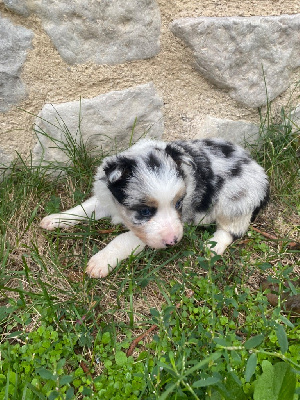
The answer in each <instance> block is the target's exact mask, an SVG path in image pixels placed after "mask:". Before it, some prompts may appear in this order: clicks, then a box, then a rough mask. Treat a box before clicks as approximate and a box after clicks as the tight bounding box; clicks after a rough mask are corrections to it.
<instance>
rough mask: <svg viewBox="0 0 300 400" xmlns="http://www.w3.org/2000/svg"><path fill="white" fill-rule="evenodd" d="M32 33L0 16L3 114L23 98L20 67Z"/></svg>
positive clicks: (0, 104) (0, 83) (29, 45)
mask: <svg viewBox="0 0 300 400" xmlns="http://www.w3.org/2000/svg"><path fill="white" fill-rule="evenodd" d="M32 38H33V32H32V31H30V30H28V29H25V28H23V27H21V26H15V25H13V24H12V23H11V22H10V20H8V19H7V18H1V16H0V111H1V112H5V111H7V110H9V108H10V107H11V106H12V105H14V104H17V103H18V102H19V101H20V100H21V99H22V98H23V97H24V96H25V92H26V90H25V86H24V84H23V82H22V80H21V77H20V75H21V70H22V65H23V63H24V61H25V59H26V53H27V50H28V49H29V48H30V47H31V40H32Z"/></svg>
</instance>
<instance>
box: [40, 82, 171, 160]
mask: <svg viewBox="0 0 300 400" xmlns="http://www.w3.org/2000/svg"><path fill="white" fill-rule="evenodd" d="M162 105H163V102H162V100H161V99H160V98H159V96H158V95H157V93H156V91H155V88H154V85H153V84H152V83H148V84H145V85H139V86H136V87H134V88H129V89H126V90H122V91H113V92H109V93H106V94H102V95H99V96H97V97H94V98H92V99H82V100H81V101H72V102H68V103H62V104H54V105H52V104H46V105H45V106H44V107H43V109H42V110H41V112H40V113H39V115H38V118H37V119H36V132H37V137H38V143H37V144H36V146H35V148H34V150H33V159H34V163H35V164H37V163H39V162H40V161H41V160H43V161H46V162H47V161H56V162H62V163H66V162H68V156H67V154H66V153H65V152H64V151H62V150H61V149H59V147H60V148H63V147H64V146H65V143H67V138H68V136H69V138H71V139H72V140H74V141H75V142H77V143H80V140H81V139H82V141H83V142H84V143H85V145H86V147H87V149H88V150H91V151H93V152H99V151H101V150H104V151H105V152H116V151H119V150H122V149H124V148H127V147H128V146H129V145H130V143H131V142H134V141H136V140H138V139H139V138H141V137H143V136H149V137H153V138H160V137H161V136H162V134H163V129H164V124H163V115H162V110H161V109H162ZM51 138H52V139H51Z"/></svg>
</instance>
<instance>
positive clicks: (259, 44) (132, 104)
mask: <svg viewBox="0 0 300 400" xmlns="http://www.w3.org/2000/svg"><path fill="white" fill-rule="evenodd" d="M299 66H300V3H299V1H298V0H290V1H288V0H285V1H284V0H282V1H281V0H277V1H273V0H269V1H267V0H259V1H246V0H245V1H243V2H241V1H237V0H229V1H217V0H202V1H201V2H199V1H198V0H130V1H128V0H74V1H68V0H43V1H42V0H0V164H1V163H2V164H8V163H9V162H10V160H11V159H12V158H13V157H14V154H15V152H16V151H17V152H18V153H20V154H21V155H23V156H26V155H28V154H29V153H30V152H33V155H34V158H35V160H37V161H39V160H40V159H41V158H42V157H44V158H45V159H46V160H49V161H53V160H59V161H63V156H62V154H61V153H60V152H59V151H56V150H55V149H53V142H52V141H51V140H49V137H48V136H49V135H51V136H52V137H54V138H55V140H64V133H65V130H66V129H67V130H68V131H69V132H70V133H71V134H72V135H73V136H74V138H76V137H77V136H78V133H79V128H78V127H79V126H80V131H81V134H82V136H83V138H84V140H85V141H87V142H88V143H90V144H91V148H93V149H96V148H97V147H99V148H104V149H111V148H113V149H115V148H117V149H119V148H122V147H126V146H127V145H128V144H129V142H130V141H131V136H132V132H134V139H138V138H139V137H141V136H143V135H150V136H153V137H161V136H162V137H163V138H165V139H177V138H193V137H207V136H223V137H226V138H227V139H232V140H234V141H237V142H242V141H243V139H244V137H248V138H249V137H250V138H251V139H252V140H255V137H256V135H257V132H258V123H259V112H258V107H264V106H265V105H266V102H267V95H266V92H267V93H268V99H269V100H273V102H274V107H275V108H278V109H280V107H281V106H282V105H286V104H287V103H288V102H289V101H290V99H291V94H292V100H295V104H294V105H295V106H296V105H297V98H298V97H299V93H300V92H299V89H298V87H297V82H299V80H300V79H299V78H300V68H299ZM34 126H35V127H36V131H37V132H38V138H37V137H36V134H35V133H34V130H33V127H34Z"/></svg>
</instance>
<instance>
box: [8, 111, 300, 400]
mask: <svg viewBox="0 0 300 400" xmlns="http://www.w3.org/2000/svg"><path fill="white" fill-rule="evenodd" d="M268 113H270V110H269V111H268ZM62 127H63V129H64V131H65V135H66V136H67V139H68V140H67V141H66V143H64V142H60V143H54V144H56V145H59V146H60V148H61V150H62V151H64V152H65V154H67V155H68V158H69V160H70V162H69V163H68V165H67V166H65V167H63V174H61V175H59V174H57V169H56V170H55V173H56V176H57V178H56V179H55V180H54V181H53V180H51V179H50V178H49V172H51V171H50V170H52V172H53V169H54V168H56V167H55V166H54V165H48V166H38V167H36V166H33V165H32V163H31V161H30V160H29V161H26V162H25V161H24V160H22V158H21V157H18V159H17V160H16V161H15V163H14V164H13V165H12V167H11V173H10V175H5V176H4V178H3V181H2V183H1V187H0V191H1V193H0V215H1V217H0V230H1V235H0V294H1V298H0V321H1V323H0V397H1V398H3V399H26V400H28V399H50V400H51V399H91V398H95V399H160V400H163V399H201V400H202V399H205V400H207V399H214V400H221V399H225V400H227V399H228V400H229V399H230V400H233V399H235V400H243V399H254V400H268V399H270V400H276V399H278V400H279V399H280V400H290V399H291V400H295V399H297V398H298V397H299V394H300V380H299V370H300V340H299V337H300V325H299V314H297V312H296V311H297V310H295V309H294V310H291V309H289V308H288V304H289V303H288V300H289V299H290V297H286V296H294V297H293V299H294V303H295V304H297V301H298V313H299V308H300V293H299V287H298V286H299V283H298V277H299V271H300V269H299V263H298V262H299V250H297V248H296V247H291V246H290V241H291V240H292V241H296V239H297V235H298V232H299V231H298V228H299V226H298V225H297V224H298V221H299V220H298V218H299V206H300V204H299V203H300V202H299V198H300V196H299V127H298V126H295V124H294V123H293V121H291V120H290V119H289V118H287V115H286V114H285V112H284V111H282V113H281V115H280V116H277V117H276V119H275V120H274V119H272V117H271V115H270V114H268V115H267V117H262V125H261V140H260V143H259V145H258V146H257V147H254V146H253V147H252V148H251V151H252V153H253V155H254V157H255V158H256V159H257V160H258V161H259V162H260V163H261V164H262V165H263V166H264V167H265V168H266V170H267V172H268V175H269V177H270V181H271V188H272V200H271V203H270V205H269V207H268V208H267V209H266V210H265V212H264V213H263V214H261V215H260V217H259V218H258V220H257V221H256V223H255V227H256V228H259V229H260V230H261V231H262V232H268V233H271V234H273V235H275V236H276V237H278V240H268V239H266V238H265V237H264V236H262V235H261V234H260V233H259V232H257V231H255V230H254V229H253V228H250V230H249V233H248V235H247V236H246V237H245V238H243V239H241V240H240V241H238V242H236V243H235V244H234V245H232V246H231V247H230V248H229V250H228V251H227V252H226V254H225V255H224V256H223V257H220V256H216V257H214V258H212V259H210V258H209V257H207V254H206V250H205V249H204V248H203V241H205V239H207V238H208V237H209V236H210V235H211V233H212V231H213V227H207V228H206V229H204V228H203V227H202V228H201V227H186V233H185V236H184V239H183V240H182V242H181V244H180V245H178V246H176V248H174V249H171V250H169V249H168V250H164V251H153V250H150V249H147V250H146V251H144V252H142V253H141V254H140V255H139V256H136V257H131V258H130V259H128V260H127V261H124V262H123V263H122V264H121V265H120V266H118V267H117V268H116V270H114V271H113V273H112V274H111V275H109V277H107V278H106V279H104V280H95V279H89V278H87V277H86V275H85V274H84V269H85V266H86V263H87V260H88V259H89V258H90V257H91V255H92V254H94V253H95V252H96V251H98V249H100V248H102V247H103V246H104V245H105V244H106V243H108V242H109V241H110V240H111V239H112V237H113V236H115V235H117V234H118V233H119V232H121V231H122V229H123V228H122V227H120V226H116V227H111V226H110V224H109V221H106V220H102V221H97V222H96V221H92V220H91V221H89V223H88V224H86V225H78V226H76V227H74V228H72V229H71V230H68V231H63V230H56V231H55V232H45V231H43V230H41V229H40V228H39V227H38V224H39V221H40V220H41V218H42V217H43V216H44V215H45V214H48V213H53V212H58V211H60V210H62V209H67V208H70V207H71V206H73V205H74V204H75V203H78V202H80V201H82V200H83V199H85V198H87V197H88V196H89V194H90V191H91V186H92V177H93V173H94V172H95V169H96V166H97V165H98V164H99V162H100V160H99V159H95V158H93V157H91V156H90V155H89V152H88V151H87V149H86V147H85V144H84V143H83V142H82V141H77V142H76V141H75V140H72V137H71V135H70V132H68V130H67V128H66V127H65V125H64V124H62ZM79 133H80V132H79ZM265 279H267V280H268V281H269V282H270V285H273V286H270V288H271V289H274V288H275V289H276V292H279V293H280V296H277V297H276V296H275V299H276V301H275V304H274V302H273V305H272V306H271V305H270V303H269V301H268V299H269V300H270V295H271V294H272V293H270V291H271V290H270V289H269V290H268V291H267V292H266V293H264V292H263V291H262V289H261V287H260V282H261V281H262V280H265ZM297 285H298V286H297ZM275 289H274V290H275ZM273 295H274V293H273ZM149 328H150V329H149ZM148 329H149V331H148ZM139 335H142V336H141V337H140V340H138V343H135V342H134V339H136V338H137V337H139ZM133 342H134V343H135V344H136V345H135V346H134V348H131V344H132V343H133ZM129 350H130V353H128V351H129Z"/></svg>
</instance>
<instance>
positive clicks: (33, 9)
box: [4, 0, 160, 64]
mask: <svg viewBox="0 0 300 400" xmlns="http://www.w3.org/2000/svg"><path fill="white" fill-rule="evenodd" d="M4 3H5V5H6V6H7V7H8V8H9V9H11V10H13V11H15V12H16V13H19V14H22V15H24V16H28V15H30V14H31V13H35V14H37V15H38V16H39V17H40V18H41V20H42V24H43V27H44V29H45V31H46V32H47V33H48V35H49V36H50V38H51V40H52V42H53V44H54V46H55V47H56V48H57V50H58V52H59V53H60V55H61V56H62V58H63V59H64V60H65V61H66V62H67V63H69V64H80V63H85V62H88V61H92V62H95V63H97V64H118V63H123V62H125V61H131V60H138V59H144V58H150V57H153V56H155V55H156V54H157V53H158V52H159V48H160V44H159V39H160V12H159V8H158V5H157V3H156V1H155V0H130V1H128V0H77V1H69V0H55V1H53V0H43V1H32V0H4Z"/></svg>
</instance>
